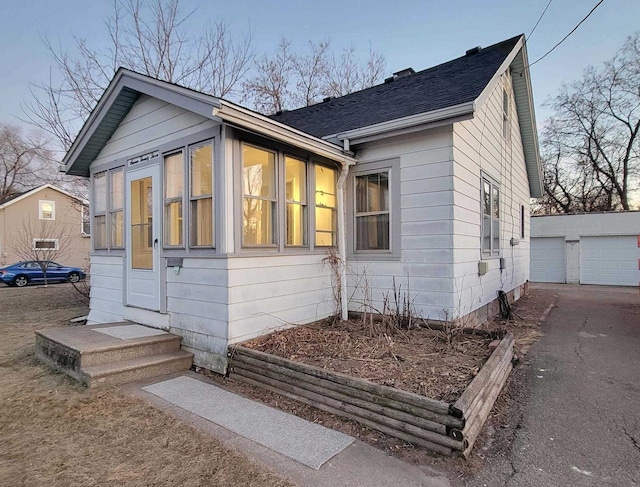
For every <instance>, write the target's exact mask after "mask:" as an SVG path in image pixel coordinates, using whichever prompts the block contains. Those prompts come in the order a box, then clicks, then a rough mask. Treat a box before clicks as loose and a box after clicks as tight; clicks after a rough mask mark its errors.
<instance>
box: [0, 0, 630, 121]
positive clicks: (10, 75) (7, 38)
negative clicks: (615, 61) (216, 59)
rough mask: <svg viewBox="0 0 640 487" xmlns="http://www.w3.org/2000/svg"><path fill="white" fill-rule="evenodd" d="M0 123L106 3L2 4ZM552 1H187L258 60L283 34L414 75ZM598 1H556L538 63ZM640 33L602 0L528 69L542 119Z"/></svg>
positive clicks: (626, 15)
mask: <svg viewBox="0 0 640 487" xmlns="http://www.w3.org/2000/svg"><path fill="white" fill-rule="evenodd" d="M1 1H2V4H1V6H2V12H3V15H2V27H1V28H0V46H1V49H0V65H1V66H2V69H1V70H0V73H1V78H0V80H1V81H0V122H13V123H17V122H18V121H17V120H16V119H15V116H20V115H21V109H20V104H21V102H24V101H28V100H29V97H30V94H29V83H30V82H42V81H45V80H46V79H47V78H48V77H49V72H50V67H51V65H52V62H51V58H50V55H49V53H48V52H47V51H46V49H45V48H44V46H43V43H42V40H41V39H42V38H44V37H46V38H49V39H50V40H51V41H53V42H55V43H59V44H60V45H61V46H62V47H63V48H67V47H68V48H71V46H72V44H73V38H74V36H75V37H79V38H85V39H87V41H88V42H89V44H90V45H93V46H98V47H99V46H100V45H102V44H103V43H104V42H105V29H104V20H105V18H106V17H107V16H108V15H109V14H110V12H111V1H110V0H92V1H88V0H64V1H62V0H28V1H24V0H23V1H16V0H11V1H8V0H1ZM547 2H548V0H529V1H523V0H516V1H514V0H450V1H447V2H443V1H442V0H440V1H431V0H429V1H410V0H393V1H384V2H383V1H379V0H369V1H362V0H358V1H344V0H342V1H336V0H324V1H322V2H316V1H310V0H308V1H305V2H300V1H298V2H295V1H292V0H280V1H277V2H272V1H259V0H247V1H243V0H236V1H235V2H219V1H218V2H214V1H211V0H209V1H201V2H198V1H195V0H183V9H184V11H185V12H186V11H190V10H194V9H195V10H196V13H195V15H194V16H192V18H191V20H190V22H192V23H193V25H194V28H199V27H202V26H203V25H205V24H206V23H207V22H210V21H215V20H217V19H224V20H226V21H228V22H229V23H230V24H231V27H232V29H233V30H234V31H237V32H238V33H241V32H243V31H247V30H248V29H251V31H252V33H253V39H254V45H255V48H256V51H257V52H259V53H260V52H267V53H268V52H269V51H271V50H273V49H274V48H275V46H276V45H277V43H278V40H279V39H280V38H281V37H282V36H286V37H287V38H289V39H290V40H291V42H292V44H293V46H294V48H295V47H297V46H300V47H303V46H306V44H307V42H308V41H309V40H313V41H319V40H324V39H327V38H328V39H330V40H331V43H332V46H333V49H334V50H335V51H337V50H339V49H341V48H344V47H349V46H353V47H355V48H356V50H357V51H359V52H360V53H362V54H363V55H364V54H365V53H366V52H367V51H368V49H369V47H370V46H371V47H372V48H373V49H374V50H376V51H378V52H380V53H381V54H382V55H383V56H384V57H385V59H386V61H387V70H388V73H389V74H390V73H392V72H393V71H398V70H400V69H402V68H406V67H409V66H411V67H413V68H414V69H416V70H420V69H424V68H427V67H429V66H433V65H436V64H439V63H441V62H444V61H447V60H450V59H453V58H456V57H459V56H461V55H463V54H464V53H465V51H466V50H467V49H469V48H471V47H473V46H477V45H480V46H487V45H490V44H493V43H495V42H499V41H501V40H504V39H506V38H509V37H512V36H514V35H517V34H520V33H525V34H527V35H528V34H529V32H530V31H531V29H532V28H533V26H534V24H535V22H536V20H537V19H538V17H539V15H540V14H541V13H542V10H543V9H544V7H545V6H546V5H547ZM596 3H597V1H596V0H553V1H552V2H551V5H550V7H549V9H548V11H547V13H546V14H545V17H544V18H543V19H542V21H541V22H540V25H539V26H538V27H537V29H536V31H535V33H534V34H533V36H532V37H531V39H530V40H529V42H528V46H527V47H528V50H529V59H530V61H534V60H536V59H537V58H538V57H540V56H542V55H543V54H544V53H545V52H546V51H547V50H549V49H550V48H551V47H553V45H554V44H555V43H556V42H558V41H559V40H560V39H561V38H562V37H563V36H564V35H565V34H566V33H567V32H569V31H570V30H571V29H572V28H573V27H574V26H575V25H576V24H577V23H578V22H579V21H580V19H582V17H584V15H586V13H587V12H588V11H589V10H590V9H591V8H592V7H593V6H594V5H595V4H596ZM638 29H640V8H639V6H638V2H637V0H605V2H604V3H603V4H602V5H601V6H600V7H599V8H598V9H597V10H596V11H595V12H594V14H593V15H592V16H591V17H590V18H589V19H588V20H587V21H586V22H585V23H584V24H583V25H582V26H581V27H580V28H579V29H578V30H577V31H576V32H575V33H574V34H573V35H572V36H571V37H570V38H569V39H568V40H567V41H566V42H565V43H564V44H562V45H561V46H560V47H559V48H558V49H557V50H556V51H554V52H553V53H552V54H551V55H549V56H548V57H547V58H545V59H544V60H543V61H541V62H540V63H538V64H536V65H535V66H533V67H532V68H531V70H532V80H533V91H534V99H535V102H536V110H537V118H538V123H539V124H540V123H541V122H542V121H543V120H544V118H546V117H547V116H548V115H549V111H548V110H547V109H545V108H543V107H542V103H543V102H544V101H545V100H546V99H547V98H548V97H550V96H553V95H554V94H555V93H557V91H558V89H559V87H560V86H561V84H562V83H564V82H570V81H572V80H574V79H577V78H579V77H580V76H581V74H582V71H583V70H584V68H585V67H587V66H588V65H589V64H593V65H600V64H601V63H602V62H603V61H605V60H606V59H609V58H610V57H612V56H613V55H614V53H615V52H616V51H617V50H618V49H619V47H620V46H621V45H622V44H623V42H624V40H625V38H626V37H627V36H628V35H630V34H631V33H633V32H634V31H635V30H638Z"/></svg>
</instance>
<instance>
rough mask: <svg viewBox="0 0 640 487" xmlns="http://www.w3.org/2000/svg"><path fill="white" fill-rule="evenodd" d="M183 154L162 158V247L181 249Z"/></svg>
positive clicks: (180, 152) (177, 153)
mask: <svg viewBox="0 0 640 487" xmlns="http://www.w3.org/2000/svg"><path fill="white" fill-rule="evenodd" d="M183 174H184V160H183V152H182V151H179V152H174V153H173V154H169V155H166V156H165V157H164V246H165V247H183V242H182V221H183V213H182V195H183V191H184V177H183Z"/></svg>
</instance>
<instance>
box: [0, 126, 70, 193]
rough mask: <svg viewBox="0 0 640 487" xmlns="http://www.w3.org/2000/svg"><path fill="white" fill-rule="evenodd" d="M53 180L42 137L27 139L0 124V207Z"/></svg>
mask: <svg viewBox="0 0 640 487" xmlns="http://www.w3.org/2000/svg"><path fill="white" fill-rule="evenodd" d="M56 176H57V172H56V171H55V165H52V164H51V154H50V152H49V151H48V150H47V149H46V143H45V141H44V139H43V138H42V137H37V136H28V135H26V134H24V133H23V132H22V131H21V130H20V128H18V127H16V126H14V125H7V124H0V203H1V202H2V201H3V200H6V199H8V198H11V197H12V196H15V195H16V194H18V193H20V192H23V191H26V190H29V189H32V188H33V187H35V186H38V185H40V184H44V183H45V182H51V181H53V180H55V178H56Z"/></svg>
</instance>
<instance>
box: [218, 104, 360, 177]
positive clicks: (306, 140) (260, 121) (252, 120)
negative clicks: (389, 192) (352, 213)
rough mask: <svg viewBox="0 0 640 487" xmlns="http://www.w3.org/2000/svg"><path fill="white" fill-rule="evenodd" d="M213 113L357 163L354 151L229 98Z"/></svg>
mask: <svg viewBox="0 0 640 487" xmlns="http://www.w3.org/2000/svg"><path fill="white" fill-rule="evenodd" d="M213 115H214V116H215V117H217V118H220V119H222V120H223V121H224V122H227V123H229V124H232V125H237V126H239V127H242V128H245V129H248V130H250V131H252V132H255V133H257V134H260V135H265V136H267V137H270V138H273V139H276V140H278V141H280V142H284V143H287V144H290V145H293V146H295V147H299V148H302V149H305V150H308V151H310V152H312V153H314V154H318V155H320V156H323V157H326V158H328V159H331V160H334V161H337V162H340V163H342V164H347V165H351V164H355V162H356V160H355V159H354V157H353V153H352V152H350V151H345V150H343V149H342V148H341V147H340V146H338V145H336V144H333V143H331V142H327V141H325V140H322V139H320V138H318V137H314V136H312V135H310V134H308V133H306V132H303V131H301V130H297V129H294V128H293V127H291V126H289V125H286V124H283V123H281V122H277V121H275V120H272V119H271V118H269V117H266V116H264V115H260V114H259V113H256V112H253V111H251V110H248V109H246V108H244V107H241V106H239V105H236V104H235V103H231V102H228V101H226V100H220V106H219V107H217V108H214V109H213Z"/></svg>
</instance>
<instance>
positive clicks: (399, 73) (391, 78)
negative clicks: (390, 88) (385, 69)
mask: <svg viewBox="0 0 640 487" xmlns="http://www.w3.org/2000/svg"><path fill="white" fill-rule="evenodd" d="M412 74H416V71H415V70H414V69H413V68H404V69H401V70H400V71H396V72H395V73H393V76H389V77H388V78H386V79H385V80H384V82H385V83H391V82H393V81H395V80H397V79H400V78H406V77H407V76H411V75H412Z"/></svg>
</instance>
